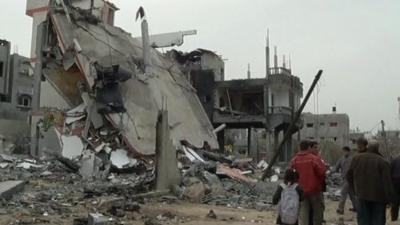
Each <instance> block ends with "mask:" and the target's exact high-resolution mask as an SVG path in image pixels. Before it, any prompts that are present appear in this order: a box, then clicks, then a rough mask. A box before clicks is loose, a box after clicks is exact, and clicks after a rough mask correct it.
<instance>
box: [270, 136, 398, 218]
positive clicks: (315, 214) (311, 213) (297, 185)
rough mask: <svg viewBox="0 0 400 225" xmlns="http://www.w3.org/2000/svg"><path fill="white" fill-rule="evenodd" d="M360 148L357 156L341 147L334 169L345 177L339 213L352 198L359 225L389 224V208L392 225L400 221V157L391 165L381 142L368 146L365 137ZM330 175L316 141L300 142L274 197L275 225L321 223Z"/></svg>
mask: <svg viewBox="0 0 400 225" xmlns="http://www.w3.org/2000/svg"><path fill="white" fill-rule="evenodd" d="M357 147H358V151H357V152H356V153H355V154H352V153H351V150H350V148H349V147H343V149H342V150H343V151H344V154H343V156H342V158H340V159H339V161H338V162H337V164H336V166H335V167H334V171H335V172H340V173H341V176H342V178H343V184H342V190H341V200H340V201H339V205H338V208H337V211H336V212H337V213H338V214H340V215H343V214H344V209H345V207H344V206H345V202H346V200H347V197H349V198H350V201H351V204H352V207H351V208H350V210H351V211H354V212H356V213H357V223H358V224H359V225H381V224H385V223H386V208H387V207H388V206H390V207H391V219H392V221H396V220H397V219H398V214H399V205H400V197H399V196H400V156H398V157H397V158H395V159H394V160H392V161H391V162H389V161H388V159H385V158H384V157H383V156H382V154H380V152H379V145H378V143H377V142H372V143H369V144H368V142H367V140H365V139H363V138H360V139H359V140H357ZM328 172H329V165H328V164H327V163H325V161H324V160H323V159H322V157H321V155H320V152H319V145H318V143H317V142H315V141H308V140H304V141H302V142H301V143H300V151H299V152H297V153H296V155H295V156H294V157H293V159H292V160H291V161H290V163H289V166H288V169H287V170H286V171H285V174H284V179H283V183H282V184H281V185H279V187H278V189H277V190H276V192H275V194H274V196H273V203H274V204H278V218H277V224H283V225H292V224H300V225H311V224H312V225H322V224H323V222H324V210H325V202H324V195H323V192H325V191H326V183H325V179H326V174H327V173H328Z"/></svg>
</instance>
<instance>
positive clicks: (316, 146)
mask: <svg viewBox="0 0 400 225" xmlns="http://www.w3.org/2000/svg"><path fill="white" fill-rule="evenodd" d="M310 148H311V151H312V152H313V153H314V154H315V155H316V156H319V157H320V158H321V160H322V162H323V163H324V164H325V166H326V169H327V170H328V169H329V165H328V163H326V162H325V161H324V159H323V158H322V156H321V151H320V148H319V144H318V142H316V141H310ZM326 187H327V185H326V176H325V179H324V180H323V181H322V193H321V194H322V210H323V211H325V196H324V195H323V192H326ZM309 215H310V216H309V218H312V217H313V215H314V214H313V211H312V209H310V213H309ZM322 222H323V223H325V219H324V218H322ZM309 225H314V224H313V220H310V223H309Z"/></svg>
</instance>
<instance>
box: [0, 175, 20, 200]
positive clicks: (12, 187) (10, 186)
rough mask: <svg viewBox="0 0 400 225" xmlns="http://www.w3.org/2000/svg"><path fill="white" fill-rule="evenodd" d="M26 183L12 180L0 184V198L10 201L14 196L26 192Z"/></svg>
mask: <svg viewBox="0 0 400 225" xmlns="http://www.w3.org/2000/svg"><path fill="white" fill-rule="evenodd" d="M24 186H25V181H21V180H10V181H4V182H0V198H3V199H6V200H10V199H11V198H12V196H13V195H14V194H16V193H18V192H21V191H22V190H24Z"/></svg>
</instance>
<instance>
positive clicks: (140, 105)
mask: <svg viewBox="0 0 400 225" xmlns="http://www.w3.org/2000/svg"><path fill="white" fill-rule="evenodd" d="M72 5H74V3H72ZM90 11H91V10H81V9H80V5H79V6H77V5H74V6H71V5H69V4H65V5H64V6H63V7H61V6H60V5H59V4H57V3H55V1H51V2H50V5H49V10H48V15H49V16H48V20H46V22H47V23H48V24H49V26H47V27H48V30H46V29H43V32H44V33H46V34H47V35H48V36H49V38H48V39H46V40H54V42H53V41H48V42H45V43H43V44H44V45H45V46H47V48H46V51H47V53H48V54H44V57H42V60H43V62H46V65H45V66H44V67H43V69H42V71H43V74H44V76H45V77H46V80H47V81H48V83H49V84H50V85H52V86H53V87H54V89H55V90H56V91H57V92H58V93H59V94H60V96H62V97H63V98H64V100H65V101H66V102H67V103H68V104H70V105H71V106H74V107H75V108H74V110H72V112H71V111H69V112H67V113H66V116H67V119H66V122H67V123H66V125H73V124H74V123H76V122H80V121H81V120H83V119H84V116H86V121H88V124H86V125H85V126H84V127H85V128H84V130H83V132H82V130H81V131H80V133H82V134H83V135H82V137H85V138H86V135H87V134H88V135H89V136H91V137H94V135H93V134H94V132H96V130H97V129H99V128H101V127H103V125H104V126H108V125H109V126H110V127H112V128H113V129H115V130H117V131H118V133H119V135H120V137H119V138H120V139H121V140H123V144H124V145H125V146H123V149H125V150H127V151H129V152H133V153H135V154H137V155H141V156H153V155H154V154H155V145H154V143H155V142H156V132H155V130H154V127H155V125H156V122H157V114H158V111H159V110H161V109H162V108H163V101H164V99H168V110H169V111H170V112H171V113H170V115H168V117H169V121H170V124H172V125H173V126H172V129H171V131H170V132H171V139H173V140H174V141H176V142H175V143H179V141H180V140H188V141H189V142H191V143H194V144H195V145H200V144H202V143H203V142H204V141H206V142H207V143H208V144H209V146H211V147H212V148H213V149H216V148H218V143H217V138H216V135H215V134H214V133H213V127H212V125H211V123H210V121H209V119H208V117H207V114H206V113H205V111H204V108H203V107H202V105H201V101H200V100H199V99H198V97H197V94H196V91H195V89H194V88H193V87H192V86H191V84H190V82H189V81H188V80H187V79H186V76H185V74H184V73H183V72H182V70H181V68H180V66H179V65H178V64H177V63H176V60H175V59H172V58H170V57H167V56H165V55H163V54H161V53H160V52H158V50H157V49H154V48H151V47H149V46H147V45H145V46H144V47H143V43H144V42H143V40H136V39H135V38H133V37H132V36H131V35H130V34H129V33H127V32H125V31H124V30H122V29H120V28H117V27H114V26H111V25H109V24H107V23H102V22H101V20H98V19H93V18H94V17H93V16H92V15H91V13H90ZM89 18H92V19H89ZM95 21H96V22H95ZM142 24H144V25H146V26H143V25H142V29H144V28H146V29H148V27H147V22H146V20H143V22H142ZM82 27H85V29H82ZM54 30H57V31H58V32H53V31H54ZM143 33H144V34H146V32H145V31H143ZM72 34H74V35H72ZM142 36H143V35H142ZM169 36H170V34H169V35H167V36H165V35H162V37H163V38H166V37H169ZM143 37H146V35H144V36H143ZM146 40H147V41H149V39H148V37H147V39H146ZM111 48H112V49H113V50H112V51H109V50H110V49H111ZM69 49H75V51H76V52H75V53H76V54H75V55H73V56H71V52H70V51H69ZM51 56H54V57H51ZM144 56H145V57H144ZM71 58H73V60H72V59H71ZM171 65H172V66H171ZM82 102H83V103H84V106H85V110H84V111H85V113H83V115H81V112H82V108H84V107H83V106H82ZM72 113H74V114H75V115H71V114H72ZM80 129H82V127H80ZM78 132H79V131H78ZM174 147H175V148H176V147H177V146H176V145H174ZM114 149H115V148H114Z"/></svg>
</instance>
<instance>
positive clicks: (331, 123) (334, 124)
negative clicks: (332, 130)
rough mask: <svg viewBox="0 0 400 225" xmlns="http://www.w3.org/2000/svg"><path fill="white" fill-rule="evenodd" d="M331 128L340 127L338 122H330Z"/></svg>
mask: <svg viewBox="0 0 400 225" xmlns="http://www.w3.org/2000/svg"><path fill="white" fill-rule="evenodd" d="M329 126H330V127H337V126H338V123H337V122H330V123H329Z"/></svg>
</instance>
